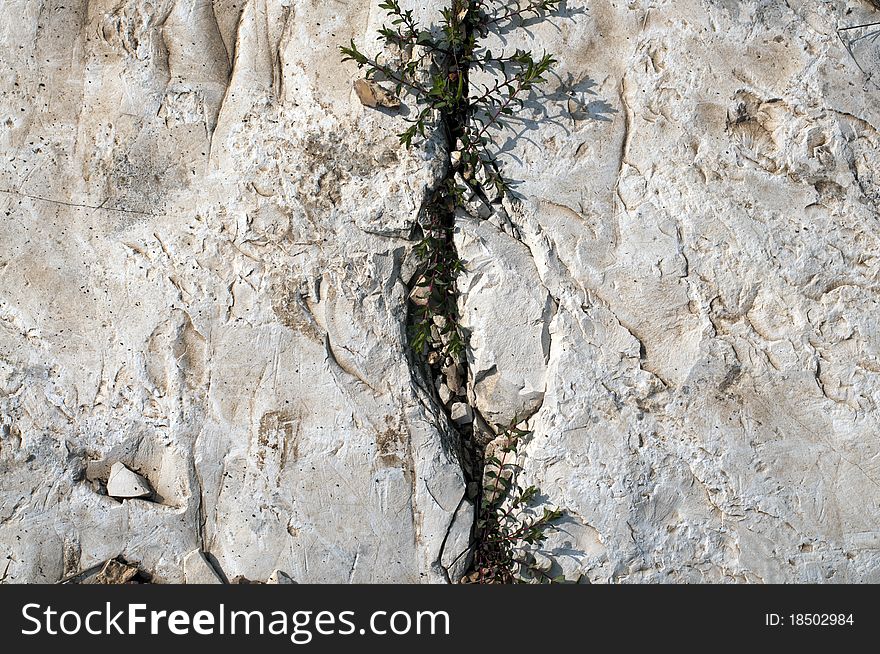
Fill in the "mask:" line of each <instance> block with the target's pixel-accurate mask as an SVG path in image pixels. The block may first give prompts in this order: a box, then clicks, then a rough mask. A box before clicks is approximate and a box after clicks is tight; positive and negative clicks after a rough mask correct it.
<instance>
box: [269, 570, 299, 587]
mask: <svg viewBox="0 0 880 654" xmlns="http://www.w3.org/2000/svg"><path fill="white" fill-rule="evenodd" d="M266 583H267V584H295V583H296V582H295V581H294V580H293V579H291V578H290V577H289V576H288V575H287V573H286V572H282V571H281V570H273V571H272V574H271V575H269V579H268V580H266Z"/></svg>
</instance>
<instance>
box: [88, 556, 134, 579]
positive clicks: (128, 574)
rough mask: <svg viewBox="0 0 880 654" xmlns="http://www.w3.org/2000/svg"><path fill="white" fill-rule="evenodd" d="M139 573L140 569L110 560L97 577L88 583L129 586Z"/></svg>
mask: <svg viewBox="0 0 880 654" xmlns="http://www.w3.org/2000/svg"><path fill="white" fill-rule="evenodd" d="M137 573H138V567H137V566H136V565H132V564H130V563H125V562H123V561H119V560H117V559H110V560H109V561H107V562H106V563H105V564H104V567H103V568H101V571H100V572H99V573H98V574H97V575H95V577H94V578H93V579H91V580H89V581H88V582H86V583H91V584H127V583H129V582H130V581H131V580H132V579H134V577H135V576H136V575H137Z"/></svg>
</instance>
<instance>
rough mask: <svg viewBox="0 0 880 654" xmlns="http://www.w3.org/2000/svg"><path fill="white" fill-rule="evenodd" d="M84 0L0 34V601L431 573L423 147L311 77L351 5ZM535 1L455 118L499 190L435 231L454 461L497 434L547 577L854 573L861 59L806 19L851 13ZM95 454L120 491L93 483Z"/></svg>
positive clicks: (344, 75) (864, 344) (873, 393)
mask: <svg viewBox="0 0 880 654" xmlns="http://www.w3.org/2000/svg"><path fill="white" fill-rule="evenodd" d="M111 4H112V3H109V4H108V3H106V2H104V3H101V2H99V3H91V4H89V5H88V8H86V7H85V5H84V4H83V3H65V4H64V6H61V5H59V6H58V7H56V8H55V9H53V11H51V12H48V13H47V12H46V11H42V12H41V11H37V10H36V9H35V8H34V7H35V6H36V5H35V3H27V2H18V3H7V5H8V6H5V7H4V10H5V11H4V14H3V16H2V18H0V21H2V23H3V25H4V27H5V28H6V29H2V30H0V59H2V61H3V70H2V71H0V77H2V79H3V88H4V89H7V90H8V92H7V93H5V94H4V95H2V96H0V144H2V146H0V147H2V151H3V158H2V161H0V210H2V212H3V217H4V220H3V223H2V226H0V275H2V277H3V283H2V284H0V324H2V329H0V472H2V474H0V515H3V516H4V520H3V521H2V525H0V545H2V547H3V551H4V552H5V553H6V554H5V556H8V557H9V558H8V559H7V561H8V566H6V567H5V568H4V579H5V580H6V581H8V582H54V581H58V580H59V579H64V578H67V576H69V575H70V574H73V573H75V572H76V571H78V570H85V569H88V570H94V569H96V568H97V567H98V566H102V567H103V562H104V561H107V560H108V559H114V558H115V557H117V556H123V557H124V558H125V559H126V560H131V561H138V565H139V566H140V569H141V571H148V572H150V573H151V574H152V575H153V576H154V578H155V580H157V581H160V582H181V581H183V580H184V579H185V577H186V576H187V575H186V570H187V568H188V567H189V568H193V566H195V568H194V569H195V570H201V571H202V572H203V573H205V574H206V575H207V576H208V577H210V575H208V573H207V572H206V571H205V569H204V567H202V566H208V564H207V563H206V562H205V561H204V559H203V558H201V557H202V554H201V552H203V551H204V552H210V554H211V556H212V558H211V560H212V561H214V560H216V561H217V565H218V567H219V569H220V572H222V574H223V575H224V576H225V578H227V579H235V578H246V579H259V580H263V579H267V578H269V577H270V575H272V573H273V571H274V570H276V569H281V570H284V571H286V573H287V574H288V575H289V576H290V577H291V578H294V579H296V580H297V581H300V582H318V581H333V582H379V581H387V582H446V581H450V580H456V579H460V578H461V577H462V576H463V574H464V570H463V568H462V566H463V565H464V564H465V562H466V557H459V556H458V555H459V554H460V552H461V551H462V550H463V549H466V548H467V540H468V536H469V534H470V533H471V527H472V525H473V506H472V503H471V502H470V501H469V499H468V493H467V489H466V487H465V477H464V474H463V472H462V462H461V461H459V459H458V455H457V453H458V452H459V451H460V450H461V449H462V448H459V447H458V446H459V443H457V442H456V440H455V438H456V437H455V436H454V434H453V433H452V430H450V429H449V425H448V418H447V417H445V416H444V415H443V413H442V412H441V411H440V409H439V408H438V406H437V405H438V403H437V402H435V401H434V399H435V398H432V397H429V396H428V394H427V391H426V390H425V388H426V387H431V386H432V384H431V383H430V380H429V383H424V382H423V380H420V379H419V374H420V373H419V372H418V371H417V370H414V369H413V368H411V367H410V363H409V362H410V361H411V360H412V358H413V355H412V353H410V352H408V351H407V348H408V345H407V331H406V321H407V312H408V309H411V308H412V306H411V302H422V303H424V301H425V299H426V298H425V295H424V290H422V291H419V290H418V288H417V290H416V291H415V292H414V293H413V298H412V301H411V300H410V294H411V290H410V288H408V284H409V283H410V282H411V281H412V279H413V277H415V276H417V275H418V274H419V273H420V268H419V262H418V261H417V257H414V256H412V246H413V243H412V241H411V240H410V237H411V236H412V233H413V231H414V230H413V228H414V225H415V223H416V222H417V221H418V220H419V219H420V218H421V217H423V215H424V213H423V212H422V208H423V203H424V200H425V198H426V197H427V196H428V194H429V193H430V192H431V190H432V189H433V188H434V186H435V185H436V184H437V183H438V181H439V180H440V179H442V176H443V175H444V174H445V170H444V166H445V165H446V154H445V153H446V152H447V151H448V149H447V148H446V147H445V145H446V144H444V143H442V142H441V139H440V138H439V137H438V138H437V139H435V140H429V141H428V142H427V143H418V144H416V143H414V146H413V148H411V149H406V148H403V147H401V145H400V143H399V140H398V138H397V136H396V135H397V134H399V133H400V132H401V131H402V130H403V129H406V126H407V125H408V123H407V122H406V118H407V116H409V117H412V115H413V114H412V111H411V110H412V109H413V108H414V106H413V105H412V104H411V102H410V100H409V99H408V98H406V97H403V98H401V99H402V101H403V104H405V105H408V106H406V107H403V108H402V111H401V112H400V113H399V114H398V113H397V112H391V111H374V110H369V109H365V108H364V106H363V105H362V104H361V102H360V101H359V99H358V97H357V95H356V92H355V91H354V90H353V88H352V83H353V82H354V80H355V79H357V78H358V77H361V76H362V75H363V71H359V70H358V69H357V67H356V66H353V65H351V64H342V63H340V61H339V52H338V46H339V45H340V44H345V43H348V41H349V40H350V39H352V38H354V39H355V40H356V41H357V42H358V43H359V44H361V45H363V46H364V47H365V48H368V49H371V50H372V49H373V47H374V46H375V45H376V43H375V29H376V28H377V27H379V26H380V25H381V23H382V20H383V12H382V11H381V10H380V9H379V8H378V4H379V1H378V0H372V1H370V0H359V1H355V2H345V3H311V4H310V5H309V9H308V11H299V10H297V11H291V8H290V7H288V6H287V5H290V4H291V3H288V2H262V1H260V2H256V1H255V0H246V1H245V2H242V3H235V4H231V3H213V5H212V4H211V3H195V4H193V3H184V2H158V3H152V4H151V3H123V4H122V5H120V7H121V8H119V9H114V8H113V7H111ZM563 4H564V5H565V13H566V15H567V16H569V17H571V20H568V19H567V18H565V17H562V18H560V19H555V20H554V21H552V23H550V22H548V23H543V22H541V21H533V22H534V24H530V25H529V28H528V30H527V31H523V32H521V31H519V30H511V31H509V32H508V33H506V34H504V35H503V38H504V40H505V41H506V46H505V47H506V48H507V49H509V50H510V49H513V48H516V47H522V48H525V49H528V50H531V51H534V52H543V51H547V52H550V53H552V54H554V55H555V56H556V57H557V58H558V59H559V67H558V69H557V73H558V76H553V77H551V78H550V79H551V81H550V82H549V84H548V86H545V87H544V92H542V91H541V89H540V88H538V89H535V93H534V95H532V96H531V97H530V98H529V99H527V101H526V103H525V115H524V116H523V120H522V121H517V125H516V126H515V130H512V131H508V132H500V133H499V132H496V131H495V130H491V132H490V133H491V134H493V135H495V134H498V137H497V139H498V140H497V145H498V146H499V148H500V149H501V150H502V152H503V155H502V159H503V161H502V163H503V165H504V167H503V171H504V173H505V174H506V176H507V177H508V178H510V179H512V180H515V181H516V182H517V183H516V187H515V190H516V193H517V195H518V196H519V198H520V199H519V201H518V202H511V201H505V202H504V205H503V206H501V207H499V206H497V205H493V204H490V203H486V202H484V201H483V200H482V199H480V198H475V199H474V200H473V201H472V202H470V203H469V204H468V212H467V214H465V215H462V216H460V217H459V220H458V223H457V233H456V235H455V242H456V244H457V245H458V247H459V249H460V254H461V256H462V258H463V260H464V262H465V265H466V268H467V271H466V273H465V274H464V275H463V276H462V277H461V278H460V279H459V287H460V290H461V297H460V310H461V314H462V317H463V323H464V326H465V327H466V330H467V333H468V334H469V338H470V345H469V347H468V348H467V350H466V351H465V352H464V353H463V354H461V355H457V357H461V358H456V360H455V361H452V364H458V363H464V361H465V360H467V361H468V367H469V369H470V375H469V377H468V378H465V375H464V374H463V373H462V370H461V368H457V369H456V368H455V367H454V366H447V370H446V371H444V376H445V378H447V379H448V381H447V383H448V384H449V385H448V389H449V390H448V393H446V392H443V391H442V390H441V391H438V392H442V393H443V395H442V396H441V397H440V399H441V400H442V401H443V402H446V403H448V402H449V401H452V400H453V398H456V399H458V400H460V401H461V402H462V403H466V400H465V398H466V396H467V394H468V392H469V393H470V396H471V399H472V401H473V403H474V406H475V407H476V408H477V409H478V410H479V414H478V415H477V416H476V423H475V427H477V429H476V430H475V432H476V436H475V438H477V439H478V440H479V441H480V442H486V441H488V440H490V439H491V438H492V434H490V433H489V428H488V427H486V428H483V426H482V425H481V419H480V417H479V415H480V414H481V415H483V416H485V417H486V420H488V421H489V422H492V423H493V424H495V423H499V424H508V423H509V422H510V421H511V420H513V419H514V418H519V419H522V418H524V417H526V416H529V427H530V428H531V429H533V430H534V434H533V436H531V437H529V438H526V439H525V440H524V442H523V443H522V447H521V450H520V463H521V464H522V465H523V468H524V472H523V473H522V478H521V479H520V482H521V483H522V484H524V485H527V484H534V485H536V486H538V487H540V490H541V494H540V497H541V498H546V500H547V502H549V503H553V504H556V505H559V506H560V507H561V508H563V509H564V510H566V518H565V524H564V529H563V530H561V531H560V532H559V533H555V534H553V535H551V536H550V540H549V541H548V542H547V543H546V546H547V548H548V549H549V550H550V551H554V550H555V551H564V552H565V553H566V554H565V556H561V557H558V558H557V559H555V560H554V563H555V564H556V565H558V566H559V567H560V568H561V570H562V571H563V572H564V573H565V574H566V575H567V576H568V577H569V578H577V577H579V576H581V575H583V578H584V579H586V580H590V581H595V582H618V581H628V582H669V581H672V582H706V581H710V582H715V581H735V582H760V581H765V582H775V581H779V582H828V581H833V582H878V581H880V545H878V540H880V536H878V529H877V524H878V521H880V486H878V484H877V481H876V480H877V476H878V474H880V470H878V461H880V443H878V441H877V439H876V437H875V434H876V433H877V432H878V429H880V418H878V415H880V412H878V410H877V405H878V403H880V372H878V371H880V337H878V334H880V329H878V324H877V321H878V319H877V311H876V309H875V297H874V296H875V291H876V287H877V279H878V278H880V260H878V258H877V257H876V252H877V250H878V242H877V241H878V234H877V229H876V225H877V221H878V218H880V215H878V208H877V207H878V203H880V175H878V172H877V171H878V170H880V155H878V152H880V150H878V145H880V132H878V129H880V90H878V88H877V86H876V84H875V82H876V75H874V74H873V72H874V71H875V69H876V68H877V62H878V58H877V54H878V50H877V43H876V42H874V41H872V40H870V39H867V38H863V39H861V40H859V41H857V42H854V43H853V42H852V41H853V39H855V38H856V37H858V36H863V35H864V34H865V33H866V32H865V30H864V29H858V30H851V31H848V32H846V33H841V35H838V32H837V28H838V27H843V26H854V25H859V24H865V23H870V22H874V21H876V20H877V14H876V11H874V10H873V8H872V6H873V5H872V4H871V3H864V2H861V3H860V2H846V1H844V0H801V1H799V2H787V3H786V2H766V1H764V0H739V1H737V2H732V1H728V0H711V1H710V0H705V1H700V2H698V1H696V0H681V1H680V2H665V3H658V2H656V1H655V0H628V1H627V2H625V3H595V2H590V3H588V2H585V1H584V0H570V1H569V2H566V3H563ZM135 5H137V6H135ZM402 5H403V6H404V8H409V9H413V10H415V12H416V16H417V17H425V16H427V15H429V14H430V12H432V11H436V10H437V9H438V5H437V3H417V2H414V0H406V1H405V2H403V3H402ZM114 6H115V5H114ZM291 6H292V5H291ZM193 7H195V8H193ZM842 41H849V42H850V43H851V44H852V47H851V50H852V52H851V53H850V52H849V51H848V49H847V47H846V45H845V43H843V42H842ZM193 44H195V45H193ZM485 45H486V46H487V47H489V48H491V49H492V50H493V51H499V49H500V48H501V47H502V46H503V45H504V44H502V43H500V42H499V43H498V44H495V43H492V42H487V43H485ZM44 61H45V63H43V62H44ZM34 62H37V63H39V65H35V63H34ZM860 67H861V69H860ZM863 71H865V72H863ZM866 73H867V74H868V75H871V77H870V78H869V77H867V76H866ZM471 87H472V88H473V89H474V90H475V92H478V89H479V88H480V87H479V79H478V76H477V75H476V73H475V74H474V79H473V80H472V84H471ZM542 93H544V94H543V95H542ZM408 112H409V113H408ZM522 130H525V131H522ZM493 138H495V136H493ZM459 168H460V167H459ZM479 218H487V219H488V220H485V221H484V220H478V219H479ZM422 288H423V289H424V287H422ZM420 293H421V295H420ZM437 326H438V327H441V328H442V325H439V324H438V325H437ZM465 357H466V358H465ZM438 362H439V360H438ZM442 388H443V387H442V386H441V387H440V389H442ZM119 461H125V462H126V463H128V464H129V465H130V466H131V467H132V468H133V469H135V470H138V471H139V472H141V473H142V474H143V475H145V476H146V477H148V478H149V480H150V486H152V491H153V493H152V497H151V499H155V500H156V501H155V502H136V501H125V502H118V501H115V500H113V499H112V497H107V495H105V494H104V488H103V487H102V484H103V483H104V482H108V481H109V479H108V477H109V474H110V468H109V466H110V464H111V463H113V462H119ZM465 463H466V462H465ZM126 488H129V490H128V491H127V492H132V491H131V490H130V489H131V488H134V487H131V486H128V487H126ZM106 492H107V494H109V495H111V496H112V495H114V492H115V493H118V492H120V491H119V489H117V488H115V485H114V488H113V489H111V488H107V489H106ZM136 492H138V493H142V492H143V489H141V490H140V491H136ZM140 496H146V494H145V493H144V494H143V495H140ZM116 497H134V496H133V495H116ZM471 497H473V495H472V494H471ZM624 518H625V519H624ZM187 560H188V561H190V563H189V564H187V563H186V561H187ZM553 572H554V574H555V572H556V568H555V567H554V568H553ZM94 574H97V573H94ZM125 574H128V573H125ZM125 574H123V575H122V576H120V577H118V578H123V577H124V576H125ZM192 574H196V572H193V573H192ZM212 574H213V571H212ZM89 576H90V577H91V576H94V575H93V574H92V573H90V575H89ZM216 576H217V575H214V578H216Z"/></svg>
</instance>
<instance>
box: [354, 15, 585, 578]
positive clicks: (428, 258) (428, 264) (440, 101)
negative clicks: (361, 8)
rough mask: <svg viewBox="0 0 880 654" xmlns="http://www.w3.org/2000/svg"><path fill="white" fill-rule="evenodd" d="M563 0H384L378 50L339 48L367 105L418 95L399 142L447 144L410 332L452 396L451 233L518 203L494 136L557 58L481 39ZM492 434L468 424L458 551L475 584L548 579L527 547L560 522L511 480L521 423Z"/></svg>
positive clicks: (425, 230)
mask: <svg viewBox="0 0 880 654" xmlns="http://www.w3.org/2000/svg"><path fill="white" fill-rule="evenodd" d="M564 5H565V2H564V0H450V2H449V5H448V6H447V7H446V8H444V9H442V10H440V12H439V20H438V23H437V24H435V25H429V26H423V25H421V24H420V23H419V21H418V20H417V19H416V18H415V16H414V13H413V11H412V10H409V9H404V8H403V7H401V4H400V0H384V1H383V2H382V3H381V4H380V5H379V7H380V8H381V9H383V10H384V11H385V12H386V14H387V18H388V20H387V22H386V24H385V25H383V27H382V28H381V29H380V30H379V36H380V37H381V41H382V43H383V45H384V49H383V52H382V53H379V54H375V55H368V54H365V53H364V52H362V51H361V50H360V49H359V48H358V46H357V45H356V44H355V43H354V41H352V42H351V43H350V45H348V46H342V47H341V48H340V50H341V53H342V57H343V61H353V62H354V63H356V64H357V66H358V67H359V68H361V69H364V70H365V73H364V75H365V77H364V79H363V80H358V82H356V86H355V89H356V90H357V92H358V95H359V96H360V97H361V100H362V102H364V104H366V105H368V106H382V107H386V108H389V109H391V108H396V107H398V106H399V104H400V101H399V99H398V98H404V97H406V98H410V99H412V100H413V105H414V107H415V110H414V112H413V114H412V117H411V118H409V119H408V120H409V123H410V124H409V126H408V127H407V128H406V129H405V130H404V131H403V132H401V133H400V134H399V135H398V136H399V139H400V143H401V144H402V145H403V146H405V147H407V148H410V147H412V146H413V144H414V143H418V142H419V141H421V140H424V139H427V138H429V137H431V136H433V135H434V134H436V133H437V132H438V131H439V134H440V136H441V137H442V138H443V140H444V141H445V143H446V153H447V154H446V156H447V162H446V163H447V166H446V175H445V177H444V178H443V180H442V181H441V182H439V183H438V184H437V186H436V187H435V188H434V189H433V190H432V191H431V192H430V193H429V195H428V198H427V201H426V202H425V204H424V207H423V211H422V213H421V216H420V219H419V223H420V224H419V228H420V235H419V237H418V242H417V244H416V245H415V247H414V254H415V255H416V257H418V260H419V268H418V272H417V274H416V276H415V279H416V281H415V288H414V289H413V292H412V294H411V296H410V297H411V299H412V308H411V311H410V320H409V322H410V325H409V337H410V345H411V347H412V349H413V351H414V352H415V353H416V354H417V355H418V356H422V357H425V358H426V360H427V363H428V365H429V366H431V367H433V368H440V367H441V366H442V364H443V363H445V364H446V365H445V367H443V368H442V369H443V371H444V375H446V378H447V382H449V381H450V380H451V379H454V380H455V382H454V384H453V383H449V384H447V386H448V389H450V390H451V391H452V392H453V393H461V392H464V389H463V388H462V386H461V383H460V379H459V374H458V372H455V370H462V369H464V368H465V366H466V360H465V357H464V351H465V349H466V347H467V342H466V337H465V335H464V333H463V331H462V328H461V325H460V320H459V313H458V295H459V291H458V287H457V280H458V277H459V274H460V273H461V272H462V270H463V264H462V261H461V259H460V258H459V256H458V252H457V250H456V246H455V240H454V235H453V232H454V229H455V220H456V215H457V213H458V212H459V211H461V210H465V211H466V210H467V209H468V207H470V206H472V203H477V204H481V205H482V206H483V207H485V208H487V209H489V213H490V214H491V212H492V210H493V207H497V206H498V205H500V204H502V201H503V200H504V199H505V198H507V199H509V200H511V201H513V200H515V197H514V195H513V192H512V184H511V182H510V180H508V179H507V178H506V177H505V176H504V174H503V171H502V165H501V162H500V160H499V155H500V151H501V147H500V146H499V145H498V144H497V143H496V142H495V140H494V137H495V135H496V134H497V133H500V132H502V131H503V130H504V129H505V128H508V127H510V126H511V125H512V124H514V123H516V122H517V121H518V114H519V113H520V112H521V111H522V110H523V109H524V108H525V102H526V101H527V100H528V99H530V98H531V99H534V94H535V91H536V89H537V88H538V87H539V86H540V85H541V84H542V83H544V82H545V81H547V77H548V76H549V75H550V74H551V73H552V72H553V67H554V65H555V64H556V59H555V58H554V56H553V55H551V54H548V53H546V52H545V53H542V54H541V55H535V54H534V53H532V52H529V51H527V50H523V49H516V50H514V51H512V52H511V51H509V50H506V49H502V50H498V48H497V46H496V48H495V52H493V51H492V50H491V49H490V47H489V46H487V45H485V43H486V40H487V37H489V35H490V34H496V35H506V34H509V33H511V32H515V31H516V30H518V29H524V28H527V27H528V26H529V25H532V24H535V23H538V22H541V21H544V20H548V19H550V18H552V17H559V16H563V15H564V13H566V12H565V11H564V10H565V7H564ZM567 13H569V14H571V13H572V12H570V11H569V12H567ZM502 41H503V39H502ZM473 73H476V75H474V76H472V74H473ZM381 84H385V85H386V86H385V87H383V86H381ZM469 213H473V212H469ZM483 215H485V213H484V214H483ZM450 369H451V370H453V372H451V373H450V372H448V370H450ZM475 413H478V412H476V411H475ZM486 428H487V429H491V428H489V427H488V426H486ZM496 433H498V434H499V436H498V437H497V438H496V439H495V441H493V442H495V443H498V442H501V443H503V446H499V448H498V449H497V451H496V452H494V453H493V454H492V455H490V456H486V452H485V449H484V448H483V447H481V446H480V445H479V444H478V442H477V441H478V439H477V438H476V437H475V435H474V433H471V434H470V437H469V438H468V439H466V440H467V443H466V448H467V452H468V456H470V457H471V463H470V467H471V468H472V469H471V471H470V472H471V474H472V478H477V479H479V480H481V483H480V484H479V487H480V490H479V492H478V494H477V498H476V500H477V503H478V511H477V520H476V524H475V526H474V534H473V536H474V539H473V543H472V545H471V546H470V547H469V548H468V550H466V551H465V552H462V553H461V554H460V555H459V557H458V558H457V559H456V560H459V558H461V557H462V556H464V555H466V554H473V559H472V573H471V574H470V575H468V580H469V581H473V582H477V583H512V582H516V581H524V580H538V581H550V580H551V578H550V576H549V573H548V572H547V570H546V569H544V567H542V566H541V565H539V564H538V562H537V561H536V559H535V557H534V556H533V554H532V551H531V550H532V549H533V548H534V547H535V546H540V544H541V543H542V542H543V541H544V540H545V539H546V537H547V535H548V534H549V533H550V532H551V531H552V530H553V529H554V528H555V526H554V525H555V523H556V521H557V520H558V519H559V518H560V517H561V515H562V512H561V511H560V510H559V509H556V508H553V509H544V510H543V513H542V514H541V515H537V514H535V513H534V509H533V507H532V504H533V502H534V500H535V499H536V497H537V495H538V493H539V491H538V489H537V488H535V487H534V486H529V487H526V488H523V487H521V486H520V485H519V484H518V483H517V481H516V478H517V474H518V472H519V467H518V465H517V463H516V459H517V453H516V452H517V446H518V444H519V443H520V442H521V439H522V437H523V436H524V435H525V434H526V432H524V431H522V430H519V429H517V428H516V427H515V426H514V425H511V426H509V427H499V428H498V429H497V430H496ZM465 458H467V457H465ZM465 468H466V469H467V468H468V465H467V464H465Z"/></svg>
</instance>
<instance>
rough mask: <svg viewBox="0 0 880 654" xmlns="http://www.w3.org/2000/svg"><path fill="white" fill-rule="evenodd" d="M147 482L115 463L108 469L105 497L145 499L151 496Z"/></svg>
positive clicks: (121, 464)
mask: <svg viewBox="0 0 880 654" xmlns="http://www.w3.org/2000/svg"><path fill="white" fill-rule="evenodd" d="M152 492H153V491H152V490H150V484H149V482H148V481H147V480H146V479H144V478H143V477H141V476H140V475H139V474H137V473H136V472H132V471H131V470H129V469H128V468H126V467H125V465H124V464H123V463H120V462H119V461H117V462H116V463H114V464H113V465H112V466H111V467H110V477H109V478H108V479H107V495H109V496H111V497H118V498H127V497H146V496H148V495H150V494H152Z"/></svg>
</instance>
